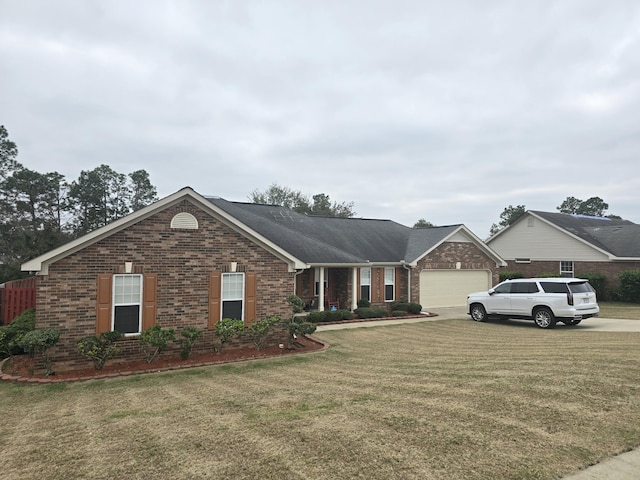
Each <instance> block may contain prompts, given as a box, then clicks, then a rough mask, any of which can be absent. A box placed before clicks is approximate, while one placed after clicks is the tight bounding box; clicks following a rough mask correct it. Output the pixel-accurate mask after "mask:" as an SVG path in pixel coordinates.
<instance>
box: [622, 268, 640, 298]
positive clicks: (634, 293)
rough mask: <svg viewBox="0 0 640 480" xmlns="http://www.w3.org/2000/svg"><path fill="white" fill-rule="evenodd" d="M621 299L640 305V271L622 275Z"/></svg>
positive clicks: (628, 271) (627, 272)
mask: <svg viewBox="0 0 640 480" xmlns="http://www.w3.org/2000/svg"><path fill="white" fill-rule="evenodd" d="M620 298H621V300H622V301H623V302H633V303H640V270H626V271H624V272H622V273H621V274H620Z"/></svg>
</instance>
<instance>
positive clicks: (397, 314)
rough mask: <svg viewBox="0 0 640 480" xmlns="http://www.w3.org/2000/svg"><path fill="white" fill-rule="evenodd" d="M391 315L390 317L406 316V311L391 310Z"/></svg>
mask: <svg viewBox="0 0 640 480" xmlns="http://www.w3.org/2000/svg"><path fill="white" fill-rule="evenodd" d="M391 316H392V317H406V316H407V312H406V311H404V310H392V311H391Z"/></svg>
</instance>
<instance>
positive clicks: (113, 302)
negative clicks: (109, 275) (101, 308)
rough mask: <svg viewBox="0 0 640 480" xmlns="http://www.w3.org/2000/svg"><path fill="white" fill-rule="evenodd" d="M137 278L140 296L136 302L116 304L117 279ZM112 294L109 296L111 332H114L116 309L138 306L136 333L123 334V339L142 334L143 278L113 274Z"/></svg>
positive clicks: (140, 276)
mask: <svg viewBox="0 0 640 480" xmlns="http://www.w3.org/2000/svg"><path fill="white" fill-rule="evenodd" d="M132 277H138V278H139V279H140V295H139V301H138V302H123V303H116V289H117V288H116V284H117V279H118V278H132ZM112 290H113V292H112V294H111V331H115V326H116V307H127V306H132V305H138V306H139V307H140V308H139V309H138V331H137V332H134V333H125V334H124V336H125V337H132V336H135V335H140V333H141V332H142V294H143V290H144V278H143V277H142V275H131V274H115V275H114V276H113V288H112Z"/></svg>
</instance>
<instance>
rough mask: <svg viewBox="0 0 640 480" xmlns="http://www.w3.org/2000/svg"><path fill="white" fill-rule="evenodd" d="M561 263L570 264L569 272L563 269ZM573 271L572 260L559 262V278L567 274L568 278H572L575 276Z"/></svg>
mask: <svg viewBox="0 0 640 480" xmlns="http://www.w3.org/2000/svg"><path fill="white" fill-rule="evenodd" d="M563 263H570V264H571V270H567V269H566V268H564V269H563V268H562V267H563V265H562V264H563ZM575 271H576V270H575V264H574V263H573V260H562V261H561V262H560V276H562V277H564V276H565V274H568V276H569V277H571V278H573V277H574V276H575Z"/></svg>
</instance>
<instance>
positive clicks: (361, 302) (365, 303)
mask: <svg viewBox="0 0 640 480" xmlns="http://www.w3.org/2000/svg"><path fill="white" fill-rule="evenodd" d="M370 306H371V302H370V301H369V300H367V299H365V298H361V299H360V300H358V308H369V307H370Z"/></svg>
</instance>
